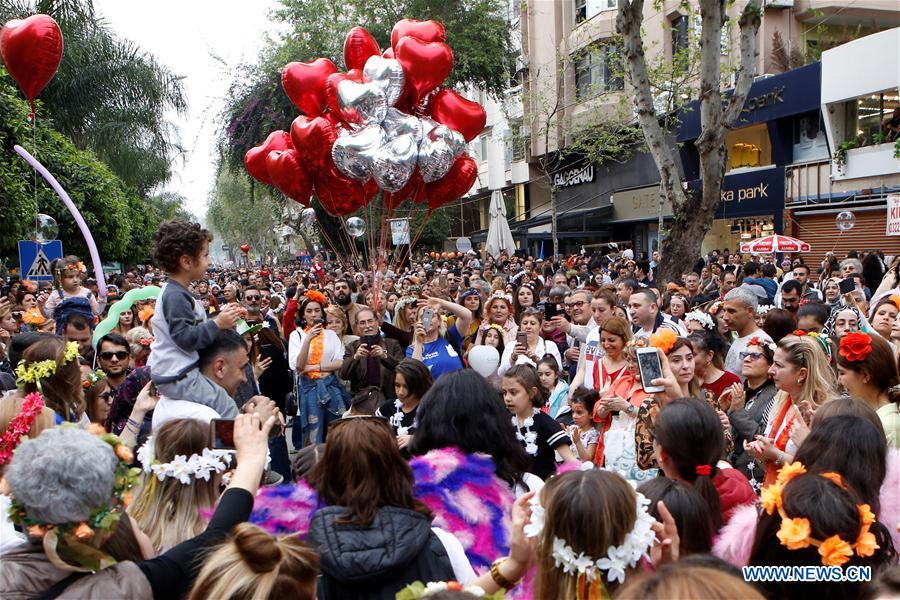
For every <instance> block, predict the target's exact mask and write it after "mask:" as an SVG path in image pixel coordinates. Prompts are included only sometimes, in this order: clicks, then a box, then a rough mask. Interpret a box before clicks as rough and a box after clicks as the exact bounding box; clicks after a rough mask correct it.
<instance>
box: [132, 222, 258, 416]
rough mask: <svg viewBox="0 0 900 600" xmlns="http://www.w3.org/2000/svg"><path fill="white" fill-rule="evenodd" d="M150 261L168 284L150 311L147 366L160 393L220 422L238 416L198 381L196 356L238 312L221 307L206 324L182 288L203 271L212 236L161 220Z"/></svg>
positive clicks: (211, 386) (216, 391) (218, 390)
mask: <svg viewBox="0 0 900 600" xmlns="http://www.w3.org/2000/svg"><path fill="white" fill-rule="evenodd" d="M154 239H155V242H156V247H155V250H154V258H155V259H156V262H157V263H158V264H159V265H160V266H162V268H163V269H165V270H166V273H167V274H168V281H166V283H165V284H164V285H163V289H162V293H161V294H160V295H159V298H158V300H157V302H156V306H155V307H154V313H153V318H152V319H151V322H152V324H153V338H154V339H153V343H152V344H151V346H150V357H149V359H148V361H147V362H148V366H149V367H150V372H151V373H152V379H153V383H154V384H156V387H157V388H158V389H159V391H160V394H161V395H163V396H165V397H166V398H170V399H172V400H187V401H190V402H196V403H197V404H203V405H205V406H209V407H210V408H212V409H213V410H215V411H216V412H217V413H218V414H219V416H220V417H222V418H224V419H233V418H235V417H236V416H237V414H238V409H237V404H236V403H235V402H234V400H233V399H232V398H231V397H230V396H229V395H228V392H227V391H225V389H224V388H222V387H220V386H218V385H216V384H215V383H213V382H211V381H210V380H209V379H207V378H205V377H203V375H201V373H200V369H199V366H198V364H199V360H200V356H199V355H198V353H197V351H198V350H201V349H203V348H205V347H207V346H208V345H210V344H211V343H212V341H213V340H214V339H215V337H216V333H217V331H218V330H219V329H231V328H232V327H234V325H235V323H236V322H237V319H238V318H239V317H240V316H241V314H242V311H243V309H242V308H241V307H240V306H239V305H238V304H230V305H226V306H225V307H223V308H222V310H221V312H220V313H219V314H218V315H217V316H216V318H215V319H212V320H207V319H206V312H205V311H204V310H203V306H202V305H201V304H200V303H199V302H198V301H197V300H196V299H195V298H194V296H193V295H192V294H191V292H190V291H188V288H189V287H190V285H191V282H192V281H194V280H197V279H200V278H202V277H203V276H204V275H205V274H206V269H207V268H208V267H209V243H210V242H211V241H212V235H211V234H210V233H209V231H207V230H206V229H202V228H201V227H200V225H199V224H197V223H187V222H185V221H166V222H165V223H163V224H161V225H160V226H159V229H158V230H157V231H156V235H155V236H154Z"/></svg>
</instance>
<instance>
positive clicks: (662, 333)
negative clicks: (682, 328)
mask: <svg viewBox="0 0 900 600" xmlns="http://www.w3.org/2000/svg"><path fill="white" fill-rule="evenodd" d="M677 341H678V334H677V333H675V332H674V331H672V330H671V329H662V328H661V329H659V330H657V332H656V333H654V334H651V335H650V345H651V346H653V347H654V348H659V349H660V350H662V351H663V352H664V353H665V354H668V353H669V352H670V351H671V350H672V346H674V345H675V342H677Z"/></svg>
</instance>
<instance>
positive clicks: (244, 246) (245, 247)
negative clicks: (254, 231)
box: [241, 244, 250, 254]
mask: <svg viewBox="0 0 900 600" xmlns="http://www.w3.org/2000/svg"><path fill="white" fill-rule="evenodd" d="M241 252H243V253H244V254H247V253H248V252H250V244H242V245H241Z"/></svg>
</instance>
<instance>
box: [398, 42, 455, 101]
mask: <svg viewBox="0 0 900 600" xmlns="http://www.w3.org/2000/svg"><path fill="white" fill-rule="evenodd" d="M394 54H395V55H396V57H397V60H398V61H400V64H401V65H402V66H403V73H404V74H405V75H406V88H407V90H408V91H409V93H410V96H412V98H413V104H416V103H418V102H419V100H421V99H422V98H424V97H425V95H426V94H428V92H430V91H432V90H434V89H435V88H437V87H438V86H439V85H441V84H442V83H444V80H445V79H447V75H449V74H450V71H452V70H453V51H452V50H451V49H450V46H448V45H447V44H445V43H443V42H423V41H421V40H419V39H416V38H414V37H405V38H402V39H401V40H400V41H399V42H397V46H396V47H395V48H394Z"/></svg>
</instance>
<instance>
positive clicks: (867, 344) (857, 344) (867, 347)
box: [840, 332, 872, 362]
mask: <svg viewBox="0 0 900 600" xmlns="http://www.w3.org/2000/svg"><path fill="white" fill-rule="evenodd" d="M871 351H872V338H871V337H869V334H867V333H862V332H854V333H848V334H847V335H845V336H844V337H843V338H841V346H840V353H841V356H843V357H844V359H845V360H847V361H848V362H862V361H864V360H866V357H867V356H869V353H870V352H871Z"/></svg>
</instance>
